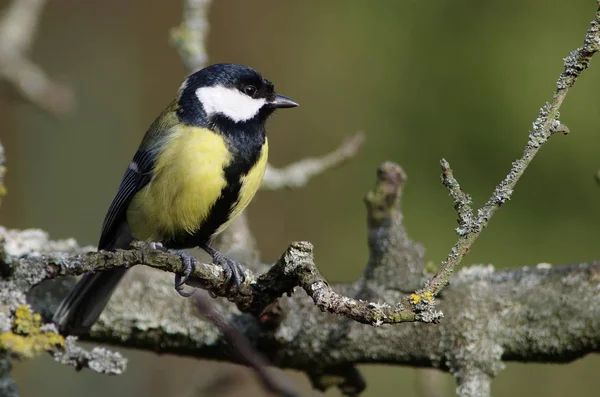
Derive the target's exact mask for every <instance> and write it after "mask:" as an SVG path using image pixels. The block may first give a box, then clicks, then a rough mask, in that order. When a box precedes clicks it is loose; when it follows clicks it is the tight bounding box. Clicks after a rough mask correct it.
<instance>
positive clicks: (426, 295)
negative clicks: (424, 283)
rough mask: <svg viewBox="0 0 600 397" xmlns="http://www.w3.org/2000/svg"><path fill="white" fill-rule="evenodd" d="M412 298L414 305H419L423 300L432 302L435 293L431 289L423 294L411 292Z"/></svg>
mask: <svg viewBox="0 0 600 397" xmlns="http://www.w3.org/2000/svg"><path fill="white" fill-rule="evenodd" d="M410 300H411V302H412V304H413V305H418V304H419V303H421V302H422V301H423V300H426V301H427V302H431V301H433V294H432V293H431V292H429V291H425V292H423V293H421V294H411V295H410Z"/></svg>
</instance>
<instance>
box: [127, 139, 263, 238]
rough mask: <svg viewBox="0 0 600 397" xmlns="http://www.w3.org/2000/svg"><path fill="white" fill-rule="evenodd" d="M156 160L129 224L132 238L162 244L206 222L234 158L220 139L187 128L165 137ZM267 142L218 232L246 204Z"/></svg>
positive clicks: (260, 171) (258, 178)
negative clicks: (163, 147) (165, 141)
mask: <svg viewBox="0 0 600 397" xmlns="http://www.w3.org/2000/svg"><path fill="white" fill-rule="evenodd" d="M168 139H169V143H168V144H167V145H165V149H164V150H163V152H162V153H161V155H160V156H159V157H158V160H157V163H156V164H155V168H154V173H153V176H152V179H151V181H150V182H149V183H148V185H146V186H145V187H144V188H143V189H141V190H140V191H139V192H138V193H137V194H136V195H135V196H134V198H133V200H132V202H131V204H130V205H129V208H128V211H127V223H128V224H129V227H130V229H131V232H132V234H133V236H134V237H135V238H137V239H140V240H146V241H165V240H168V239H169V238H171V237H173V236H175V235H177V234H180V233H181V232H182V231H185V232H186V233H189V234H193V233H194V232H196V231H198V230H199V229H200V227H201V226H202V224H203V223H204V221H205V220H206V219H207V218H208V216H209V214H210V211H211V209H212V208H213V205H214V204H215V202H216V201H217V200H218V199H219V197H220V196H221V191H222V189H223V188H224V187H225V185H226V183H227V182H226V180H225V174H224V171H223V170H224V169H225V168H226V167H227V166H228V165H229V164H230V163H231V161H232V155H231V153H230V151H229V150H228V148H227V143H226V142H225V141H224V139H223V137H222V136H221V135H219V134H217V133H215V132H213V131H210V130H208V129H205V128H200V127H193V128H190V127H186V128H185V130H178V131H175V132H173V133H172V135H171V136H169V138H168ZM267 157H268V144H267V142H266V141H265V144H264V146H263V147H262V150H261V154H260V156H259V159H258V161H257V162H256V164H255V165H254V166H253V167H252V168H251V169H250V171H249V172H248V173H247V174H246V175H245V176H243V177H241V180H240V181H241V188H240V192H239V195H238V197H239V198H238V201H237V202H236V203H234V204H233V206H232V209H231V213H230V216H229V218H228V220H227V221H226V222H225V223H224V224H222V225H221V226H220V227H219V228H218V229H217V231H216V232H215V233H214V234H215V235H216V234H218V233H220V232H222V231H223V230H224V229H225V228H226V227H227V226H228V225H229V224H231V222H232V221H233V220H234V219H235V217H237V216H238V215H239V214H240V213H241V212H242V210H243V209H244V208H246V206H247V205H248V204H249V203H250V201H251V200H252V198H253V197H254V194H255V193H256V191H257V190H258V188H259V186H260V184H261V182H262V178H263V175H264V173H265V168H266V165H267Z"/></svg>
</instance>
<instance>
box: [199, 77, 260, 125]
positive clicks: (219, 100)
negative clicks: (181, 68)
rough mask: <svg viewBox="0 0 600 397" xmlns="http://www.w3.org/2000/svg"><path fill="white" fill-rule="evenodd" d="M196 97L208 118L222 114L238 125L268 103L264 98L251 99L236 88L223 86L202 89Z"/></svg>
mask: <svg viewBox="0 0 600 397" xmlns="http://www.w3.org/2000/svg"><path fill="white" fill-rule="evenodd" d="M196 96H197V97H198V100H199V101H200V103H202V106H204V111H205V112H206V114H207V115H208V116H210V115H212V114H215V113H220V114H222V115H224V116H225V117H227V118H229V119H231V120H233V121H235V122H236V123H239V122H240V121H246V120H250V119H251V118H252V117H254V116H256V114H257V113H258V111H259V110H260V108H262V107H263V106H264V105H265V103H267V101H266V100H265V99H264V98H251V97H249V96H248V95H246V94H244V93H242V92H240V91H239V90H237V89H235V88H227V87H223V86H221V85H216V86H213V87H200V88H198V89H197V90H196Z"/></svg>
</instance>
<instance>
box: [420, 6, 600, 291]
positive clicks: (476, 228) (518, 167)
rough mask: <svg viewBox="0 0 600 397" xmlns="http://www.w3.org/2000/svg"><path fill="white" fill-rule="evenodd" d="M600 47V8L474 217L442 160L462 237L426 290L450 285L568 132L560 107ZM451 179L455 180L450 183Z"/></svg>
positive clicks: (565, 62)
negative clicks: (527, 176) (520, 186)
mask: <svg viewBox="0 0 600 397" xmlns="http://www.w3.org/2000/svg"><path fill="white" fill-rule="evenodd" d="M599 49H600V9H598V11H596V15H595V16H594V19H593V20H592V22H591V26H590V28H589V29H588V31H587V34H586V36H585V41H584V44H583V46H582V47H580V48H578V49H576V50H574V51H571V53H570V54H569V56H568V57H567V58H565V60H564V66H565V67H564V70H563V72H562V73H561V74H560V76H559V78H558V82H557V85H556V91H555V92H554V95H553V97H552V101H551V102H550V103H546V104H545V105H544V106H543V107H542V108H541V109H540V113H539V116H538V118H537V119H536V120H535V122H534V123H533V129H532V130H531V132H530V133H529V139H528V141H527V146H526V147H525V150H524V151H523V155H522V156H521V158H519V159H518V160H516V161H515V162H513V164H512V167H511V169H510V171H509V173H508V175H506V177H505V178H504V180H503V181H502V182H500V184H499V185H498V186H496V188H495V189H494V192H493V193H492V195H491V197H490V198H489V199H488V201H487V203H486V204H485V205H484V206H483V207H481V208H480V209H478V210H477V216H476V217H472V216H471V214H470V213H469V208H470V207H469V206H470V204H471V200H470V198H469V197H468V196H467V195H466V194H461V193H460V187H459V185H458V182H456V181H455V180H454V179H453V177H452V170H451V169H450V166H449V164H448V163H447V162H446V161H445V160H442V170H443V174H444V176H443V177H442V178H443V180H444V181H445V182H444V184H445V185H446V186H447V187H448V188H449V190H450V193H451V196H452V198H453V199H454V206H455V208H456V209H457V211H458V213H459V219H460V221H459V222H460V226H459V228H458V229H457V231H458V234H459V236H460V237H459V238H458V242H457V243H456V244H455V245H454V247H452V249H451V250H450V254H449V255H448V257H447V258H446V260H444V261H443V262H442V264H441V267H440V269H439V271H438V272H437V274H436V275H435V276H434V277H433V278H432V279H431V281H430V283H429V284H428V285H427V286H426V287H425V289H424V291H426V292H429V293H431V294H434V295H435V294H438V293H439V292H440V291H441V290H442V289H443V288H444V287H445V286H446V285H448V283H449V282H450V279H451V278H452V274H453V272H454V269H456V267H457V266H458V265H459V263H460V262H461V261H462V258H463V257H464V256H465V255H466V254H467V253H468V252H469V249H470V248H471V246H472V245H473V243H474V242H475V240H477V237H479V235H480V234H481V232H482V230H483V229H484V228H485V227H486V226H487V225H488V222H489V221H490V219H491V218H492V216H493V215H494V214H495V213H496V211H497V210H498V208H500V206H501V205H502V204H504V203H506V202H507V201H508V200H510V198H511V195H512V193H513V190H514V188H515V186H516V184H517V182H518V181H519V179H520V178H521V176H522V175H523V173H524V172H525V170H526V169H527V167H528V166H529V164H530V163H531V161H532V160H533V158H534V157H535V156H536V154H537V153H538V151H539V150H540V149H541V148H542V146H543V145H544V144H545V143H546V142H547V141H548V139H549V138H550V137H551V136H552V135H554V134H555V133H556V132H563V133H565V132H568V128H566V126H564V125H563V124H562V123H561V122H560V121H559V116H560V114H559V109H560V107H561V105H562V103H563V101H564V100H565V97H566V96H567V92H568V91H569V88H571V87H573V85H574V84H575V82H576V81H577V78H578V77H579V76H580V74H581V73H582V72H583V71H584V70H585V69H587V68H588V66H589V63H590V59H591V58H592V56H593V55H594V54H595V53H596V52H597V51H598V50H599ZM449 181H454V182H452V183H450V182H449Z"/></svg>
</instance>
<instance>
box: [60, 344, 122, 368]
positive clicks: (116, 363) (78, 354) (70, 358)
mask: <svg viewBox="0 0 600 397" xmlns="http://www.w3.org/2000/svg"><path fill="white" fill-rule="evenodd" d="M76 342H77V338H76V337H74V336H68V337H67V338H66V339H65V346H64V349H63V350H61V351H58V352H56V353H54V355H53V356H54V360H56V361H57V362H59V363H61V364H64V365H70V366H72V367H75V368H76V369H78V370H79V369H81V368H89V369H91V370H92V371H94V372H97V373H99V374H107V375H120V374H122V373H123V372H124V371H125V369H126V367H127V359H126V358H125V357H123V355H122V354H121V353H119V352H112V351H110V350H108V349H106V348H103V347H94V348H92V350H91V351H88V350H86V349H84V348H82V347H81V346H78V345H77V343H76Z"/></svg>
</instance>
